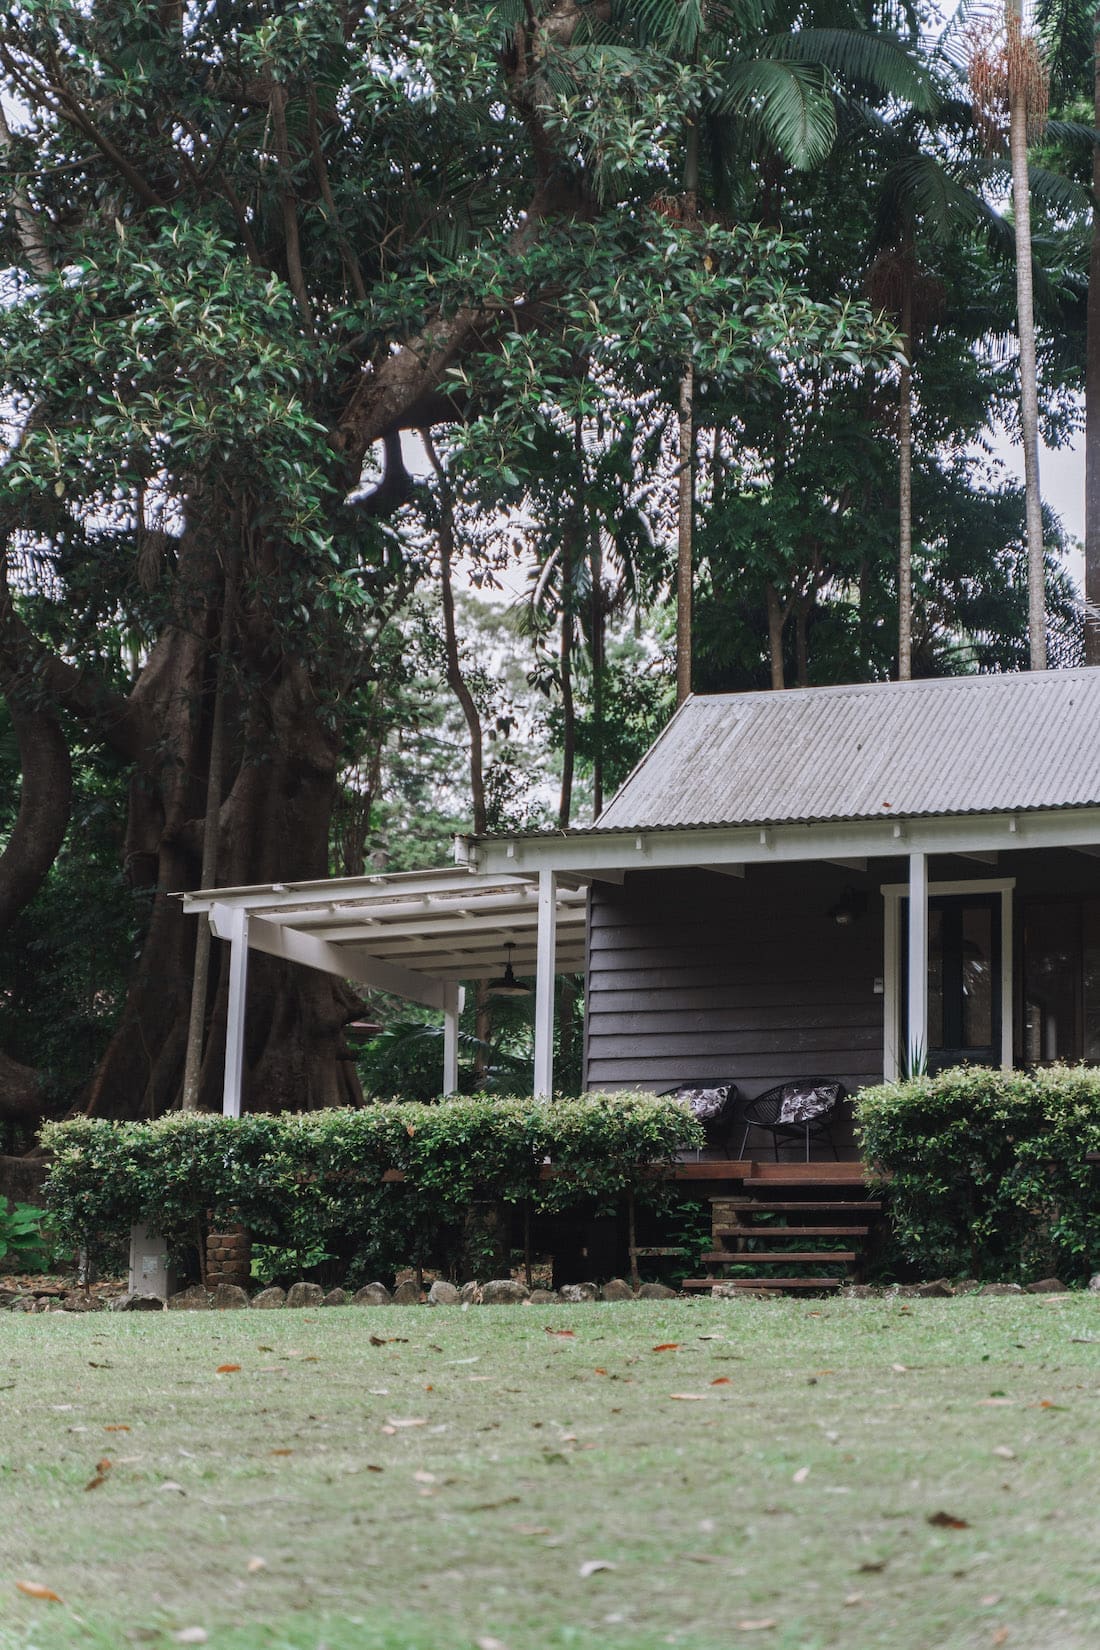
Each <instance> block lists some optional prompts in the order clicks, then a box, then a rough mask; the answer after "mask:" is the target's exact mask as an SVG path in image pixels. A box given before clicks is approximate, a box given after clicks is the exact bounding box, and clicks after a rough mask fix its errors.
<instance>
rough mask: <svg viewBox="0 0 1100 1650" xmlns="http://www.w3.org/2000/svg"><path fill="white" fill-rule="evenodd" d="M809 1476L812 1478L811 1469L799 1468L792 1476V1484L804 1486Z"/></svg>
mask: <svg viewBox="0 0 1100 1650" xmlns="http://www.w3.org/2000/svg"><path fill="white" fill-rule="evenodd" d="M809 1476H810V1469H809V1467H799V1469H798V1471H797V1472H796V1473H794V1474H793V1475H792V1478H791V1483H792V1484H804V1483H805V1482H806V1480H807V1478H808V1477H809Z"/></svg>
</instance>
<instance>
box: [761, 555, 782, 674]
mask: <svg viewBox="0 0 1100 1650" xmlns="http://www.w3.org/2000/svg"><path fill="white" fill-rule="evenodd" d="M764 590H765V597H766V600H767V603H768V654H769V657H770V659H771V671H772V687H773V688H776V689H779V688H785V687H786V685H787V683H786V680H785V677H784V672H783V626H784V624H785V623H786V620H787V615H786V614H785V613H784V611H783V605H782V603H781V602H780V600H779V592H778V590H777V589H776V588H775V585H774V584H772V583H771V581H770V580H769V582H768V583H767V584H766V585H765V587H764Z"/></svg>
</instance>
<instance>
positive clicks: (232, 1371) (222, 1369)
mask: <svg viewBox="0 0 1100 1650" xmlns="http://www.w3.org/2000/svg"><path fill="white" fill-rule="evenodd" d="M240 1367H241V1366H240V1364H219V1365H218V1367H217V1369H216V1370H215V1371H214V1374H215V1375H236V1374H237V1372H238V1370H239V1369H240Z"/></svg>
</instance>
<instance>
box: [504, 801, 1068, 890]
mask: <svg viewBox="0 0 1100 1650" xmlns="http://www.w3.org/2000/svg"><path fill="white" fill-rule="evenodd" d="M1092 844H1098V845H1100V808H1064V809H1050V810H1049V811H1044V812H1036V813H1019V814H972V815H965V816H961V817H957V818H955V817H952V818H945V817H939V818H933V819H868V820H833V821H826V822H824V823H821V824H812V825H769V826H767V827H766V828H761V827H760V826H757V825H752V826H736V827H714V828H699V829H695V830H684V831H676V830H672V831H624V832H622V833H618V832H615V833H610V832H609V833H608V834H607V835H606V836H602V835H598V834H592V835H577V836H562V837H542V838H533V839H527V840H525V839H524V838H522V837H513V838H510V839H507V840H504V839H502V840H500V841H487V842H482V843H480V844H479V845H478V848H479V854H480V865H479V869H480V870H481V872H482V873H483V874H491V873H492V872H495V871H501V870H504V869H505V868H507V869H508V870H511V871H519V872H527V873H530V872H532V871H535V870H540V869H547V868H549V869H553V870H556V871H564V872H567V873H569V872H582V871H583V872H586V873H588V874H589V875H592V876H596V877H598V876H599V875H600V873H601V871H602V870H603V869H605V868H607V869H613V870H622V871H632V870H638V871H649V870H656V869H658V868H662V869H665V868H673V867H678V866H679V867H689V866H690V867H692V868H698V867H701V866H704V865H705V866H707V867H708V868H709V869H712V870H713V869H714V868H715V867H716V866H718V865H722V864H729V863H740V864H745V865H774V864H779V863H790V862H793V861H800V860H801V861H806V860H811V861H812V860H835V859H851V858H864V857H865V858H868V859H874V858H879V859H881V858H888V857H892V856H898V855H901V856H906V855H908V854H910V853H925V854H965V853H970V852H974V851H975V850H983V849H989V850H996V849H1004V850H1009V849H1017V848H1079V847H1087V846H1090V845H1092Z"/></svg>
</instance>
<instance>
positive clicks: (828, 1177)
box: [748, 1162, 867, 1186]
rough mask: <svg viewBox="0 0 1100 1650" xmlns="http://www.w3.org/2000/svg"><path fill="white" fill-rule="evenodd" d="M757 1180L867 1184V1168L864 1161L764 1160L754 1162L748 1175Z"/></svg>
mask: <svg viewBox="0 0 1100 1650" xmlns="http://www.w3.org/2000/svg"><path fill="white" fill-rule="evenodd" d="M748 1178H749V1179H750V1180H752V1181H753V1182H754V1183H755V1184H758V1185H759V1184H760V1183H762V1182H766V1183H768V1184H770V1185H773V1186H801V1185H804V1184H806V1183H807V1182H808V1183H809V1184H810V1185H814V1184H820V1185H832V1186H864V1185H866V1183H867V1171H866V1169H865V1167H864V1165H863V1164H862V1163H760V1162H756V1163H754V1164H753V1165H752V1172H751V1174H750V1175H749V1177H748Z"/></svg>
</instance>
